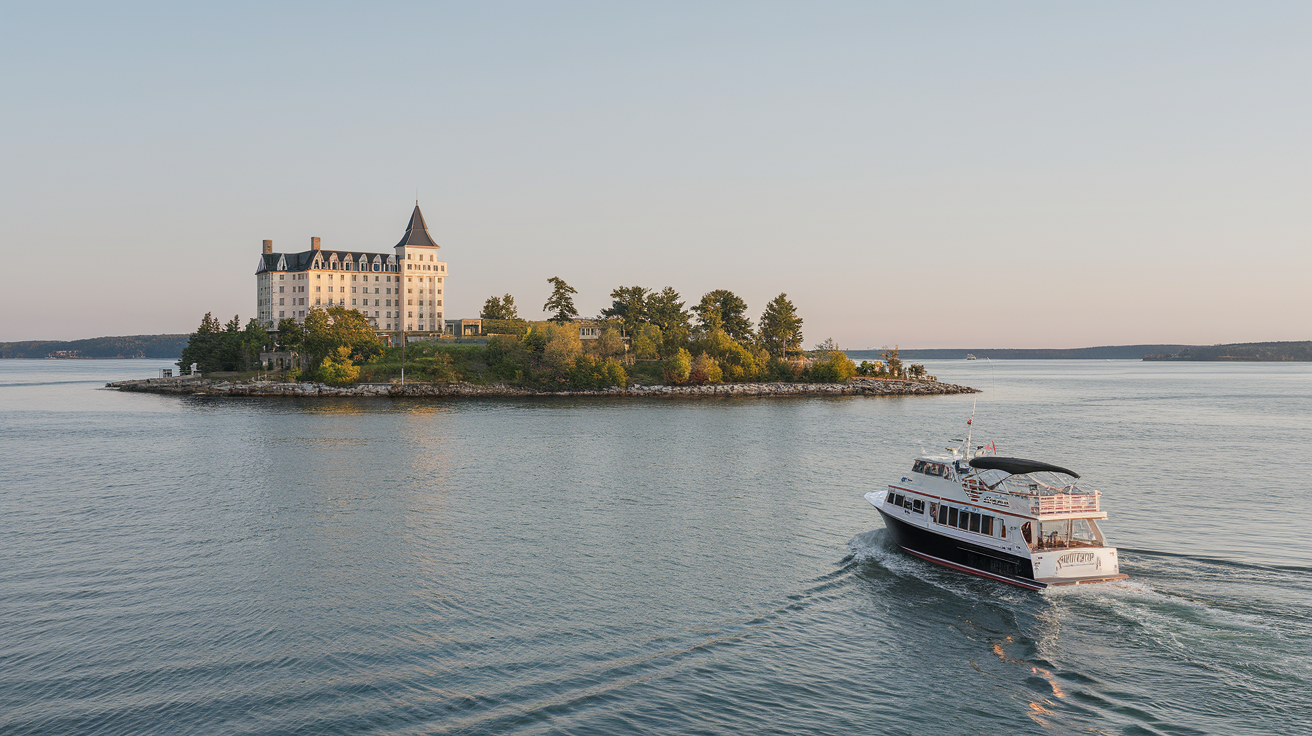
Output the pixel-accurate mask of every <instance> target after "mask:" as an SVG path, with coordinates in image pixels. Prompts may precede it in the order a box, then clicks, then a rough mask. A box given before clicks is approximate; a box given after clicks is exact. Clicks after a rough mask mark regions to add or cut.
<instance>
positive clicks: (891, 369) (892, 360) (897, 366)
mask: <svg viewBox="0 0 1312 736" xmlns="http://www.w3.org/2000/svg"><path fill="white" fill-rule="evenodd" d="M884 363H885V365H887V366H888V375H889V377H890V378H902V377H903V374H902V360H901V359H900V358H898V357H897V346H896V345H894V346H893V347H891V348H886V349H885V350H884Z"/></svg>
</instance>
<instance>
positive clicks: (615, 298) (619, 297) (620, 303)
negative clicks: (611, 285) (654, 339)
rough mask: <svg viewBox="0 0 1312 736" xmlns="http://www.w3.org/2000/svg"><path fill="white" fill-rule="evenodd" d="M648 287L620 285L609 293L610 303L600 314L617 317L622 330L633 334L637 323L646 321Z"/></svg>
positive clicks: (647, 319) (612, 317)
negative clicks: (621, 324) (622, 327)
mask: <svg viewBox="0 0 1312 736" xmlns="http://www.w3.org/2000/svg"><path fill="white" fill-rule="evenodd" d="M650 293H651V290H650V289H645V288H643V287H641V286H621V287H619V288H617V289H615V290H614V291H612V292H611V293H610V298H611V300H612V301H611V305H610V306H609V307H607V308H605V309H603V310H601V316H603V317H609V318H611V319H618V320H620V322H622V323H623V325H624V330H625V331H626V332H628V333H629V335H633V334H634V333H636V332H637V331H638V325H640V324H642V323H644V322H648V321H649V318H648V316H647V299H648V295H649V294H650Z"/></svg>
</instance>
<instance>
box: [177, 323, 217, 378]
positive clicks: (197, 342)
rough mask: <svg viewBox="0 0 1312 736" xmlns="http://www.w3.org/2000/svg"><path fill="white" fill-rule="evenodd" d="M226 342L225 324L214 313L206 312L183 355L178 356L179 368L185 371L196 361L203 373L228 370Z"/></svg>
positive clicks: (188, 341)
mask: <svg viewBox="0 0 1312 736" xmlns="http://www.w3.org/2000/svg"><path fill="white" fill-rule="evenodd" d="M224 342H225V340H224V332H223V326H222V325H220V324H219V321H218V320H217V319H215V318H214V315H213V314H212V313H210V312H206V313H205V316H204V317H202V318H201V321H200V326H199V327H197V328H196V331H195V332H193V333H192V334H191V337H190V338H189V339H188V340H187V346H186V347H185V348H183V349H182V355H181V357H179V358H178V368H179V369H180V370H184V371H185V370H188V369H189V368H190V367H191V364H192V363H195V364H196V365H197V367H198V368H199V369H200V371H201V373H213V372H215V371H226V370H228V368H227V367H226V366H227V364H226V362H225V357H224V353H225V349H224Z"/></svg>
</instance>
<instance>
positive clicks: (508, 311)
mask: <svg viewBox="0 0 1312 736" xmlns="http://www.w3.org/2000/svg"><path fill="white" fill-rule="evenodd" d="M479 316H480V317H481V318H483V319H519V311H518V310H517V309H515V297H513V296H511V295H509V294H506V295H505V296H502V297H500V298H498V297H495V296H490V297H488V298H487V301H485V302H483V311H482V313H481V314H480V315H479Z"/></svg>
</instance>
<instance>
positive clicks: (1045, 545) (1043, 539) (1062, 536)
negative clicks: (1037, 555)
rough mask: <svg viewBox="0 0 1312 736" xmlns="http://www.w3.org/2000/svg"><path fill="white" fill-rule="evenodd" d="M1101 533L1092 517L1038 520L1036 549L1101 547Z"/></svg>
mask: <svg viewBox="0 0 1312 736" xmlns="http://www.w3.org/2000/svg"><path fill="white" fill-rule="evenodd" d="M1101 546H1102V533H1101V532H1100V531H1099V529H1098V524H1097V522H1095V521H1094V520H1093V519H1065V520H1063V521H1041V522H1039V539H1038V542H1037V546H1036V548H1037V549H1065V548H1068V547H1101Z"/></svg>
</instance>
